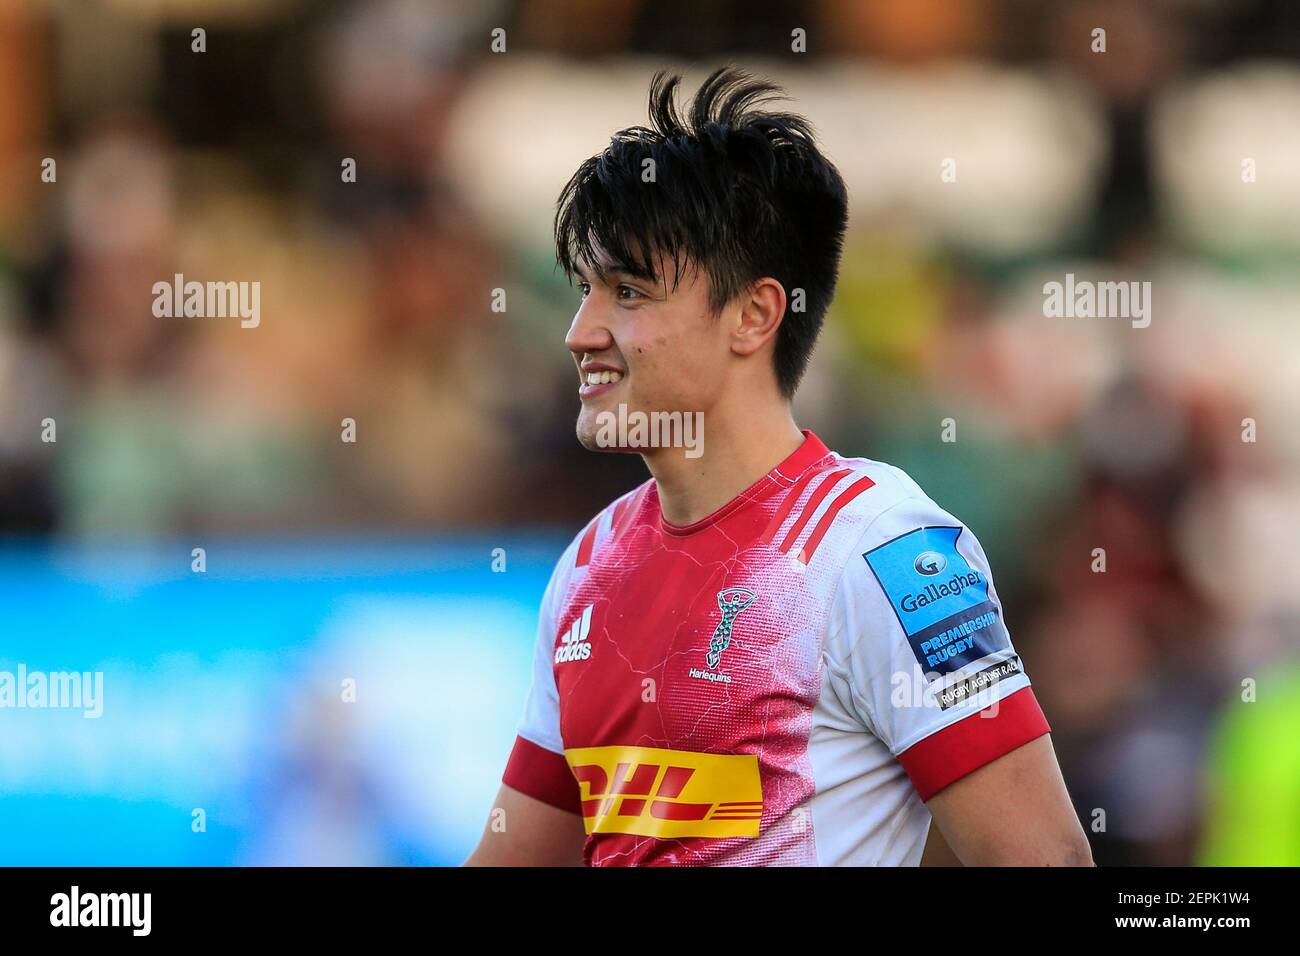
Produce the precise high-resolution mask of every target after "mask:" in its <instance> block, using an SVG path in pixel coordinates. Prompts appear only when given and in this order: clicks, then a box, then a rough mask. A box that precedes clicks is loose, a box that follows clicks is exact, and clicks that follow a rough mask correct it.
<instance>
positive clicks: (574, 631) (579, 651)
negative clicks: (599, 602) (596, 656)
mask: <svg viewBox="0 0 1300 956" xmlns="http://www.w3.org/2000/svg"><path fill="white" fill-rule="evenodd" d="M593 607H595V605H593V604H588V605H587V606H586V607H585V608H583V609H582V614H581V615H580V616H579V617H578V618H577V619H576V620H574V622H573V624H572V625H571V626H570V627H569V629H568V630H567V631H565V632H564V633H563V634H561V635H560V639H559V641H558V642H557V644H556V648H555V663H557V664H565V663H568V662H569V661H585V660H586V659H587V658H589V657H591V641H589V640H587V637H588V635H590V634H591V609H592V608H593Z"/></svg>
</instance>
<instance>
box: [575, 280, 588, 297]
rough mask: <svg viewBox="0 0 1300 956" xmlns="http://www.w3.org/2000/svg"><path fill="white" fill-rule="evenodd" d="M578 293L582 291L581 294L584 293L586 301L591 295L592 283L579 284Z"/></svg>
mask: <svg viewBox="0 0 1300 956" xmlns="http://www.w3.org/2000/svg"><path fill="white" fill-rule="evenodd" d="M578 291H580V292H581V293H582V297H583V298H584V299H585V298H586V297H587V296H588V295H589V294H590V293H591V283H590V282H579V283H578Z"/></svg>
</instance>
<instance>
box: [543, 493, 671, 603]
mask: <svg viewBox="0 0 1300 956" xmlns="http://www.w3.org/2000/svg"><path fill="white" fill-rule="evenodd" d="M653 483H654V482H653V480H647V481H645V482H642V483H641V484H640V485H637V486H636V487H635V488H633V489H632V490H631V491H629V492H627V493H626V494H623V495H620V496H619V497H617V498H615V499H614V500H613V501H611V502H610V503H609V504H608V505H606V506H605V507H604V508H601V509H600V511H598V512H596V514H595V515H593V516H592V517H591V518H590V519H589V520H588V521H587V523H586V524H585V525H583V527H582V530H581V531H579V532H578V533H577V534H576V535H574V537H573V539H572V540H571V541H570V542H569V544H568V547H566V548H565V549H564V553H563V554H561V555H560V559H559V561H557V562H556V565H555V571H554V573H553V574H552V577H551V584H552V588H553V589H559V590H565V589H567V585H568V584H569V583H571V582H573V581H574V580H576V579H577V578H579V577H581V576H583V575H584V574H585V573H586V569H587V568H588V567H590V565H591V561H592V558H593V557H595V556H596V555H597V554H598V553H599V552H600V551H601V550H603V549H604V548H605V547H607V546H608V545H609V544H610V543H611V542H612V541H613V540H614V539H615V538H617V537H618V536H619V535H620V534H621V533H622V532H623V531H625V530H626V529H627V528H628V527H629V526H630V525H631V524H633V523H634V522H635V520H636V518H637V515H638V513H639V512H640V511H641V510H642V508H643V506H644V503H645V499H646V491H647V490H648V489H649V487H650V486H651V485H652V484H653Z"/></svg>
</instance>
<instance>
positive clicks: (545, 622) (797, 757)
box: [503, 432, 1049, 866]
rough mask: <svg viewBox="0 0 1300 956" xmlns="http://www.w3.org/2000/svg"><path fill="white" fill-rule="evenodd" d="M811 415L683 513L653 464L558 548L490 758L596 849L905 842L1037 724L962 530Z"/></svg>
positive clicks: (633, 858) (898, 856)
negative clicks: (671, 504) (522, 680)
mask: <svg viewBox="0 0 1300 956" xmlns="http://www.w3.org/2000/svg"><path fill="white" fill-rule="evenodd" d="M804 434H805V436H806V437H805V440H804V443H803V444H802V445H801V446H800V447H799V448H798V449H797V450H796V451H795V452H794V453H793V454H792V455H791V456H790V457H789V458H787V459H786V460H785V461H783V462H781V464H780V465H778V466H777V467H776V468H774V469H772V471H770V472H769V473H768V474H767V475H765V476H764V477H763V478H762V479H760V480H759V481H758V482H756V483H755V484H754V485H752V486H751V487H750V488H747V489H746V490H745V491H744V492H742V493H741V494H740V495H738V496H737V497H736V498H735V499H733V500H732V501H731V502H730V503H728V504H727V505H725V506H724V507H722V508H721V509H719V510H718V511H716V512H715V513H714V514H712V515H710V516H709V517H707V518H705V519H703V520H702V521H698V522H696V523H695V524H692V525H689V526H686V527H680V526H675V525H672V524H669V523H668V522H666V521H665V520H664V518H663V515H662V513H661V511H660V507H659V499H658V494H657V490H656V486H655V483H654V482H653V481H648V482H646V483H645V484H643V485H642V486H641V487H639V488H637V489H636V490H635V491H633V492H631V493H629V494H627V495H624V496H623V497H622V498H619V499H618V500H617V501H616V502H614V503H613V504H612V505H611V506H610V507H608V508H606V509H605V510H604V511H603V512H601V514H599V515H598V516H597V517H596V518H594V519H593V520H592V521H591V523H590V524H589V525H588V526H587V527H586V528H585V529H584V530H583V532H582V533H581V534H580V535H579V536H578V537H577V538H576V539H575V540H574V541H573V542H572V544H570V545H569V547H568V549H567V550H566V551H565V552H564V555H563V556H562V557H561V558H560V561H559V564H558V565H557V566H556V569H555V572H554V574H553V575H552V577H551V581H550V584H549V586H548V587H547V590H546V595H545V597H544V599H543V601H542V610H541V622H540V625H539V627H538V633H537V645H536V655H535V661H534V672H533V684H532V689H531V691H530V692H529V696H528V700H527V703H526V705H525V710H524V716H523V719H522V721H521V722H520V725H519V731H518V738H517V739H516V741H515V746H514V750H513V751H512V753H511V756H510V760H509V763H508V764H507V766H506V771H505V775H504V778H503V779H504V782H505V784H506V785H507V786H510V787H512V788H514V789H516V790H519V791H521V792H523V793H525V794H528V795H530V796H532V797H535V798H537V799H539V800H544V801H546V802H547V803H550V804H552V805H554V806H557V807H561V808H563V809H566V810H569V811H572V812H573V813H579V814H582V816H583V820H584V823H585V825H586V831H587V840H586V846H585V858H586V860H587V862H588V863H590V864H592V865H594V866H630V865H641V866H645V865H674V864H675V865H708V866H755V865H821V866H834V865H846V864H849V865H868V866H874V865H915V864H917V863H918V862H919V861H920V858H921V852H922V850H923V849H924V847H925V841H926V836H927V834H928V832H929V827H930V813H929V811H928V810H927V809H926V806H925V803H924V801H925V800H928V799H929V798H930V797H931V796H932V795H934V794H935V793H937V792H939V791H940V790H942V789H943V788H944V787H946V786H948V785H949V784H950V783H952V782H953V781H955V780H957V779H958V778H960V777H962V776H964V775H965V774H968V773H970V772H971V771H973V770H975V769H976V768H978V767H980V766H982V765H984V764H986V763H988V762H989V761H991V760H994V759H996V758H997V757H1000V756H1002V755H1003V754H1005V753H1007V752H1008V751H1010V750H1013V749H1015V748H1016V747H1019V746H1021V745H1022V744H1024V743H1026V742H1028V741H1030V740H1033V739H1034V738H1036V737H1038V736H1040V735H1042V734H1045V733H1047V732H1048V730H1049V728H1048V725H1047V722H1046V720H1045V719H1044V717H1043V713H1042V711H1041V710H1040V709H1039V706H1038V703H1037V702H1036V701H1035V699H1034V695H1033V691H1032V690H1031V689H1030V687H1029V678H1028V677H1027V676H1026V675H1025V673H1024V669H1023V667H1022V666H1021V662H1020V659H1019V658H1018V657H1017V656H1016V653H1015V650H1014V649H1013V648H1012V646H1011V641H1010V638H1009V636H1008V633H1007V629H1006V626H1005V623H1004V621H1003V619H1002V608H1001V605H1000V603H999V601H998V597H997V592H996V590H995V589H994V587H993V581H992V579H991V578H990V575H989V567H988V561H987V559H986V558H985V556H984V551H983V550H982V549H981V548H980V545H979V542H978V541H976V540H975V536H974V535H973V534H971V533H970V531H969V530H967V529H966V528H964V527H963V526H962V525H961V523H960V522H958V521H957V520H956V519H955V518H953V517H952V516H951V515H949V514H948V513H947V512H945V511H943V510H942V509H941V508H939V507H938V506H937V505H936V504H935V503H934V502H933V501H931V500H930V499H929V498H928V497H927V496H926V495H925V494H924V492H922V491H921V490H920V488H919V487H917V485H916V483H915V482H913V481H912V480H911V479H910V478H909V477H908V476H907V475H906V474H904V473H903V472H902V471H900V470H899V469H897V468H894V467H893V466H891V465H886V464H882V463H881V462H876V461H869V460H866V459H861V458H842V457H840V456H839V455H838V454H835V453H833V452H831V451H829V450H827V448H826V446H825V445H824V444H822V442H821V441H820V440H818V438H817V437H816V436H815V435H812V434H811V433H809V432H805V433H804Z"/></svg>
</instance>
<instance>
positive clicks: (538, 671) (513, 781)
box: [502, 542, 582, 813]
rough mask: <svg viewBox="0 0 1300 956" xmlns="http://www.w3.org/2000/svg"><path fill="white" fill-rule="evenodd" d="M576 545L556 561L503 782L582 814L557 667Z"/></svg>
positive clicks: (541, 613) (537, 797)
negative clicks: (567, 751)
mask: <svg viewBox="0 0 1300 956" xmlns="http://www.w3.org/2000/svg"><path fill="white" fill-rule="evenodd" d="M576 544H577V543H576V542H575V543H574V544H573V545H570V546H569V548H568V549H566V550H565V552H564V554H563V555H562V556H561V557H560V560H559V561H558V562H557V563H556V566H555V570H554V571H553V572H552V574H551V579H550V582H549V583H548V584H547V586H546V592H545V594H544V595H543V596H542V605H541V611H540V613H539V614H538V620H537V636H536V639H535V641H534V645H533V677H532V684H531V686H530V687H529V690H528V696H527V698H526V699H525V701H524V713H523V716H522V717H521V718H520V721H519V726H518V730H517V732H516V736H515V743H514V747H513V749H512V750H511V752H510V759H509V760H508V761H507V762H506V769H505V773H504V774H503V775H502V782H503V783H504V784H505V785H506V786H508V787H510V788H512V789H514V790H518V791H519V792H520V793H524V794H527V795H528V796H530V797H533V798H534V799H537V800H541V801H543V802H544V803H549V804H550V805H551V806H554V807H559V808H560V809H562V810H568V811H570V812H572V813H581V812H582V810H581V804H580V802H579V797H578V784H577V781H576V780H574V778H573V773H572V772H571V771H570V770H569V765H568V762H567V761H566V760H565V759H564V742H563V740H562V739H561V737H560V701H559V692H558V690H557V689H556V686H555V670H554V653H555V635H556V628H557V621H556V615H557V608H558V606H559V602H560V600H561V598H562V597H563V590H564V588H565V587H566V586H567V579H568V574H567V573H566V571H567V570H568V569H569V568H571V567H572V566H573V561H574V554H575V550H576Z"/></svg>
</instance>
